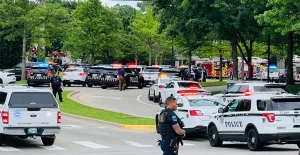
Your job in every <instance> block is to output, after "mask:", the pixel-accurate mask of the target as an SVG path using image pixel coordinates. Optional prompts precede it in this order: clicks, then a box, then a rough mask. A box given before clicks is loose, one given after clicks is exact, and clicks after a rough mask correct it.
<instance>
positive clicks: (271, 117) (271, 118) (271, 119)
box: [264, 113, 275, 122]
mask: <svg viewBox="0 0 300 155" xmlns="http://www.w3.org/2000/svg"><path fill="white" fill-rule="evenodd" d="M264 117H266V118H267V120H268V122H274V121H275V114H274V113H264Z"/></svg>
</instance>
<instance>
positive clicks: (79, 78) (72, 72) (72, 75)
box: [62, 67, 87, 87]
mask: <svg viewBox="0 0 300 155" xmlns="http://www.w3.org/2000/svg"><path fill="white" fill-rule="evenodd" d="M86 77H87V70H86V69H85V68H80V67H74V68H67V69H66V70H65V71H64V72H63V76H62V81H63V85H64V87H65V86H66V85H68V87H71V85H72V84H80V85H82V86H83V87H85V86H86V83H85V79H86Z"/></svg>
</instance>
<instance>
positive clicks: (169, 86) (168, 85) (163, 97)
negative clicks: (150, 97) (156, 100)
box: [161, 82, 172, 103]
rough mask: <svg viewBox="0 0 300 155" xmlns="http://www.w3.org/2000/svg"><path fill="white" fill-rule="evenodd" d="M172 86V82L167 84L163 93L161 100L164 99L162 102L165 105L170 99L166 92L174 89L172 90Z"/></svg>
mask: <svg viewBox="0 0 300 155" xmlns="http://www.w3.org/2000/svg"><path fill="white" fill-rule="evenodd" d="M171 84H172V82H170V83H168V84H166V86H165V88H164V89H163V91H162V92H161V99H162V102H163V103H165V101H166V99H167V97H169V96H166V95H167V93H166V92H167V91H168V90H169V89H172V88H171Z"/></svg>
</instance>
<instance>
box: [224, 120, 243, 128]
mask: <svg viewBox="0 0 300 155" xmlns="http://www.w3.org/2000/svg"><path fill="white" fill-rule="evenodd" d="M225 127H243V122H242V121H229V122H225Z"/></svg>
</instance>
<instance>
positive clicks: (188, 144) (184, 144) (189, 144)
mask: <svg viewBox="0 0 300 155" xmlns="http://www.w3.org/2000/svg"><path fill="white" fill-rule="evenodd" d="M194 145H195V144H191V143H185V142H183V146H194Z"/></svg>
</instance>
